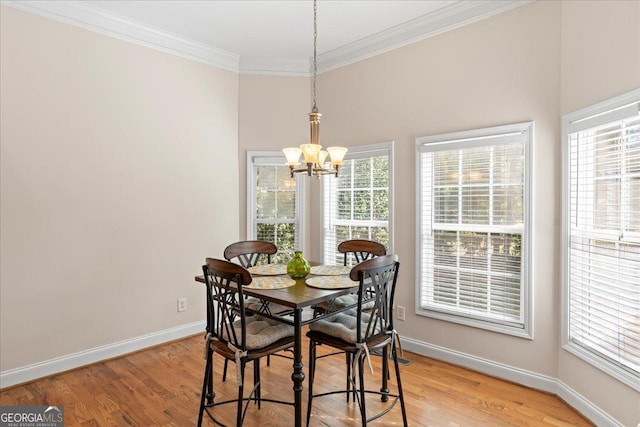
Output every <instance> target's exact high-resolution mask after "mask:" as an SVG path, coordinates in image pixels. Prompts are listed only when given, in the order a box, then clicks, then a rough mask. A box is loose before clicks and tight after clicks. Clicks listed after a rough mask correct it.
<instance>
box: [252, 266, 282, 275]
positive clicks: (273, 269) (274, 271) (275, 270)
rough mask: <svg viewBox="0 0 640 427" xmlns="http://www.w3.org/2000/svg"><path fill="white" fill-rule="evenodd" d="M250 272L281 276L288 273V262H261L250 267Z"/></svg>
mask: <svg viewBox="0 0 640 427" xmlns="http://www.w3.org/2000/svg"><path fill="white" fill-rule="evenodd" d="M247 270H249V273H251V274H258V275H260V276H280V275H282V274H287V264H260V265H254V266H253V267H249V268H248V269H247Z"/></svg>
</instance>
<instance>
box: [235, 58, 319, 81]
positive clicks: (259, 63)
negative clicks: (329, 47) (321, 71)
mask: <svg viewBox="0 0 640 427" xmlns="http://www.w3.org/2000/svg"><path fill="white" fill-rule="evenodd" d="M240 73H241V74H264V75H277V76H298V77H309V76H310V75H311V60H310V59H308V58H306V59H295V58H290V59H286V58H266V57H261V58H256V57H249V56H242V57H240Z"/></svg>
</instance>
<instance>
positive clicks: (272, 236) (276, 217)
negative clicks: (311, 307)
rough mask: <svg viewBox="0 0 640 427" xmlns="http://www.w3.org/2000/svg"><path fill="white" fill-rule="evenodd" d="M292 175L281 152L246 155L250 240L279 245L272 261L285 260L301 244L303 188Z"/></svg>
mask: <svg viewBox="0 0 640 427" xmlns="http://www.w3.org/2000/svg"><path fill="white" fill-rule="evenodd" d="M298 180H299V176H296V177H294V178H291V175H290V171H289V166H287V165H286V159H285V157H284V155H283V154H282V153H277V152H257V151H253V152H249V153H248V154H247V190H248V191H247V239H249V240H266V241H268V242H273V243H275V244H276V246H277V247H278V253H277V254H276V255H275V257H272V262H286V261H288V260H289V259H291V257H292V256H293V252H294V251H295V250H296V249H297V248H301V247H302V241H301V239H302V237H301V235H300V233H299V231H300V230H302V225H301V222H302V210H301V209H302V208H301V207H302V205H303V201H302V197H303V194H302V190H301V188H302V187H303V186H302V185H301V184H300V183H299V182H298Z"/></svg>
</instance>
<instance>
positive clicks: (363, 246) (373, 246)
mask: <svg viewBox="0 0 640 427" xmlns="http://www.w3.org/2000/svg"><path fill="white" fill-rule="evenodd" d="M338 252H340V253H341V254H344V265H351V262H352V260H355V264H358V263H360V262H362V261H366V260H368V259H370V258H373V257H376V256H382V255H386V254H387V248H385V247H384V245H383V244H382V243H380V242H376V241H373V240H363V239H353V240H345V241H344V242H341V243H340V244H339V245H338Z"/></svg>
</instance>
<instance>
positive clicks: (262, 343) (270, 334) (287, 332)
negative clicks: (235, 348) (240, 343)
mask: <svg viewBox="0 0 640 427" xmlns="http://www.w3.org/2000/svg"><path fill="white" fill-rule="evenodd" d="M233 326H234V329H235V331H236V334H237V335H238V337H239V336H240V335H241V334H242V328H241V326H240V321H236V322H235V323H234V324H233ZM225 335H226V334H225ZM293 335H294V329H293V326H291V325H285V324H283V323H281V322H278V321H276V320H272V319H268V318H266V317H262V316H251V317H247V341H246V343H245V344H246V345H245V347H246V349H247V350H259V349H262V348H265V347H267V346H269V345H271V344H273V343H275V342H276V341H278V340H281V339H282V338H286V337H292V336H293ZM225 338H226V337H225Z"/></svg>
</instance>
